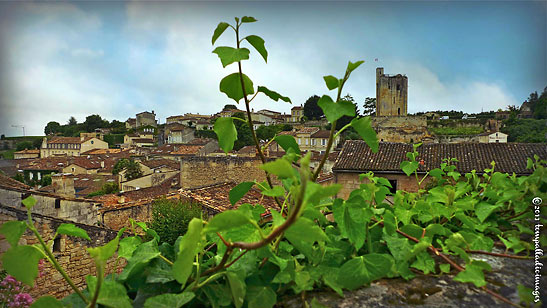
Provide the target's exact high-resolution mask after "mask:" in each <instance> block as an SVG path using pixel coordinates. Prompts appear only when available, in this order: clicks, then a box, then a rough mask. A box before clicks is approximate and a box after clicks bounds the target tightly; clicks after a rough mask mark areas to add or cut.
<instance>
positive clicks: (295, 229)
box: [285, 217, 329, 243]
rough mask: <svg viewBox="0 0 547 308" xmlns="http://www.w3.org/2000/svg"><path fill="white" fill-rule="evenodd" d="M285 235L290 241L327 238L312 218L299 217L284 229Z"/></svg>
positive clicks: (308, 241)
mask: <svg viewBox="0 0 547 308" xmlns="http://www.w3.org/2000/svg"><path fill="white" fill-rule="evenodd" d="M285 236H286V237H287V239H288V240H289V241H290V242H296V241H303V242H307V243H313V242H316V241H317V242H325V241H328V240H329V238H328V237H327V235H326V234H325V232H323V230H322V229H321V228H319V226H318V225H317V224H315V223H314V222H313V221H312V220H310V219H308V218H305V217H300V218H299V219H298V220H296V221H295V222H294V223H293V224H292V225H291V226H290V227H289V228H288V229H287V231H285Z"/></svg>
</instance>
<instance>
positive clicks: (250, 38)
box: [245, 35, 268, 63]
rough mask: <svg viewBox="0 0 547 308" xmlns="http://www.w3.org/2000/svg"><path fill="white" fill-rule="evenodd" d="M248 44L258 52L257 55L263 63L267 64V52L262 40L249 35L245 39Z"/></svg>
mask: <svg viewBox="0 0 547 308" xmlns="http://www.w3.org/2000/svg"><path fill="white" fill-rule="evenodd" d="M245 39H246V40H247V42H249V44H251V45H253V47H254V48H255V49H256V51H258V53H259V54H260V55H261V56H262V58H264V62H266V63H268V51H267V50H266V47H264V40H263V39H262V38H261V37H260V36H258V35H249V36H247V37H246V38H245Z"/></svg>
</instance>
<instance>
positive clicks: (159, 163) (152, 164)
mask: <svg viewBox="0 0 547 308" xmlns="http://www.w3.org/2000/svg"><path fill="white" fill-rule="evenodd" d="M140 163H141V164H143V165H145V166H146V167H148V168H150V169H156V168H159V167H169V168H171V169H174V170H179V169H180V163H179V162H177V161H174V160H172V159H165V158H160V159H150V160H145V161H141V162H140Z"/></svg>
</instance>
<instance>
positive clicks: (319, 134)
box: [311, 130, 330, 138]
mask: <svg viewBox="0 0 547 308" xmlns="http://www.w3.org/2000/svg"><path fill="white" fill-rule="evenodd" d="M311 137H312V138H329V137H330V130H319V131H317V132H315V133H314V134H312V135H311Z"/></svg>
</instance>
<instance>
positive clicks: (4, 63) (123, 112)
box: [0, 1, 547, 136]
mask: <svg viewBox="0 0 547 308" xmlns="http://www.w3.org/2000/svg"><path fill="white" fill-rule="evenodd" d="M244 15H247V16H254V17H255V18H257V19H258V20H259V21H258V22H256V23H252V24H246V25H245V26H244V27H243V28H242V32H243V35H244V36H245V35H249V34H257V35H260V36H261V37H263V38H264V40H265V41H266V48H267V50H268V53H269V56H268V64H265V63H264V61H263V60H262V58H261V57H260V55H258V53H256V52H254V50H253V51H252V52H251V60H249V61H245V62H244V63H243V70H244V72H245V73H246V74H247V75H248V76H249V77H250V78H251V79H252V80H253V81H254V84H255V87H256V86H257V85H264V86H267V87H268V88H270V89H272V90H275V91H278V92H280V93H281V94H283V95H286V96H289V97H290V98H291V99H292V101H293V104H298V105H299V104H303V103H304V102H305V101H306V99H307V98H308V97H310V96H312V95H314V94H317V95H323V94H327V93H328V90H327V89H326V87H325V86H324V82H323V79H322V76H324V75H331V74H332V75H335V76H341V75H342V74H343V72H344V70H345V67H346V64H347V61H348V60H351V61H356V60H365V61H366V62H365V64H363V65H362V66H361V67H359V68H358V69H357V70H356V71H355V72H354V73H353V75H352V78H350V80H349V82H348V83H347V84H346V87H345V90H344V94H346V93H350V94H351V95H352V96H353V97H354V98H355V100H356V101H357V102H358V103H359V105H362V103H363V101H364V99H365V98H366V97H374V96H375V90H374V89H375V69H376V67H377V66H382V67H384V70H385V73H387V74H398V73H401V74H406V75H407V76H408V84H409V89H408V97H409V98H408V105H409V106H408V110H409V112H410V113H414V112H417V111H427V110H439V109H441V110H452V109H454V110H462V111H464V112H480V111H481V110H483V109H484V110H485V111H487V110H494V109H498V108H505V107H506V106H507V105H520V104H521V103H522V101H524V100H525V99H526V98H527V97H528V95H529V94H530V92H532V91H541V90H542V89H543V88H544V87H545V86H547V60H546V58H547V51H546V49H547V41H546V39H547V38H546V37H547V33H546V31H547V24H546V21H547V5H546V2H545V1H537V2H531V1H518V2H507V1H504V2H493V1H484V2H431V1H425V2H391V1H386V2H365V1H361V2H360V1H357V2H355V1H354V2H316V1H306V2H303V1H302V2H296V3H295V2H258V3H257V2H230V1H224V2H159V3H157V2H54V3H32V2H0V134H5V135H7V136H13V135H21V134H22V130H21V128H14V127H12V125H24V126H25V130H26V133H27V135H43V133H44V131H43V130H44V126H45V125H46V124H47V122H49V121H57V122H59V123H61V124H65V123H66V122H67V121H68V119H69V117H70V116H74V117H76V119H77V120H78V121H79V122H82V121H84V120H85V117H86V116H87V115H90V114H100V115H101V116H102V117H103V118H106V119H108V120H113V119H117V120H120V121H125V120H126V119H127V118H128V117H134V116H135V114H136V113H138V112H142V111H145V110H148V111H150V110H154V111H155V112H156V114H157V115H158V119H159V121H160V123H165V118H166V117H168V116H171V115H177V114H184V113H186V112H192V113H201V114H212V113H216V112H218V111H220V110H221V109H222V107H223V106H224V105H225V104H230V103H233V101H232V102H230V100H229V99H228V98H227V97H226V96H225V95H224V94H222V93H220V92H219V91H218V88H219V86H218V85H219V82H220V80H221V79H222V77H223V76H225V75H228V74H230V73H232V72H234V71H235V70H236V69H237V66H236V65H230V66H228V67H227V68H226V69H223V68H222V65H221V63H220V60H219V59H218V57H217V56H216V55H215V54H213V53H211V51H212V50H213V49H214V47H213V46H212V45H211V36H212V33H213V31H214V29H215V27H216V25H217V24H218V23H219V22H220V21H228V22H230V23H233V17H234V16H244ZM229 30H230V29H228V30H227V31H226V32H225V34H224V35H223V36H222V37H221V39H219V41H217V44H216V45H218V46H221V45H228V46H233V45H234V40H235V37H234V34H233V31H229ZM251 50H252V48H251ZM376 58H377V59H378V61H377V62H376V61H375V59H376ZM331 95H333V96H334V95H335V94H334V93H332V94H331ZM252 104H253V108H254V109H255V110H259V109H264V108H267V109H271V110H277V111H281V112H290V108H291V105H289V104H287V103H282V102H273V101H269V100H268V99H266V98H265V97H257V98H256V99H255V100H254V101H253V103H252ZM240 108H243V106H242V105H240Z"/></svg>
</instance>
